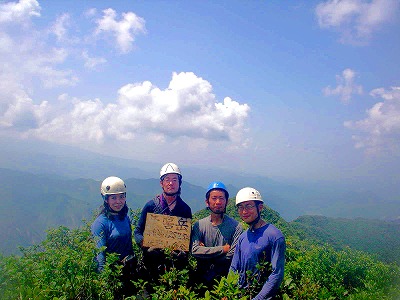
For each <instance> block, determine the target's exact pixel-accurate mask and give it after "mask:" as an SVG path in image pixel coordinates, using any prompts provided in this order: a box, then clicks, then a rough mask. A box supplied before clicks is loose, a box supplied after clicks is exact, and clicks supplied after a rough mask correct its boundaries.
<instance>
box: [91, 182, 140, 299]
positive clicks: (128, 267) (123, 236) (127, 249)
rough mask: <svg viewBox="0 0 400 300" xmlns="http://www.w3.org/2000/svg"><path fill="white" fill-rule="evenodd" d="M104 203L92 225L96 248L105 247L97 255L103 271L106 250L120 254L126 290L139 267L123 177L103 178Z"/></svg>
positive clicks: (102, 193)
mask: <svg viewBox="0 0 400 300" xmlns="http://www.w3.org/2000/svg"><path fill="white" fill-rule="evenodd" d="M100 193H101V196H102V198H103V206H102V209H101V212H100V214H99V215H98V217H97V218H96V219H95V220H94V222H93V223H92V225H91V232H92V235H93V237H94V238H95V242H96V246H97V248H99V249H100V248H102V247H106V248H105V250H104V251H101V252H99V253H98V255H97V256H96V262H97V269H98V271H99V272H101V271H102V270H103V269H104V266H105V264H106V255H107V253H117V254H118V255H119V262H120V263H121V264H122V265H123V269H122V270H123V274H122V278H121V279H122V283H123V285H124V286H123V288H124V289H123V290H122V291H121V292H122V293H124V294H125V295H126V293H125V292H124V291H126V290H128V289H129V288H128V286H127V284H129V282H130V279H132V278H130V277H131V275H133V273H134V271H135V269H136V263H137V260H136V257H135V255H134V251H133V244H132V229H131V221H130V219H129V216H128V206H127V205H126V185H125V183H124V181H123V180H122V179H121V178H118V177H115V176H111V177H107V178H106V179H104V180H103V182H102V183H101V186H100Z"/></svg>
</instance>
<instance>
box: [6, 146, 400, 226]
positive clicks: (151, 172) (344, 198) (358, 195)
mask: <svg viewBox="0 0 400 300" xmlns="http://www.w3.org/2000/svg"><path fill="white" fill-rule="evenodd" d="M16 143H17V142H16V141H14V142H10V141H8V142H7V143H6V144H5V145H4V146H3V147H0V168H7V169H11V170H19V171H22V172H29V173H33V174H51V175H52V176H56V177H57V176H62V177H65V178H68V179H71V180H72V179H77V178H85V179H94V180H96V181H100V180H102V179H104V178H106V177H108V176H111V175H115V176H119V177H121V178H124V179H127V178H135V179H143V180H144V179H157V178H158V172H159V169H160V167H161V165H162V164H157V163H152V162H141V161H135V160H131V159H123V158H115V157H111V156H105V155H100V154H96V153H92V152H89V151H84V150H80V149H77V148H74V147H69V146H60V145H54V144H50V143H44V144H40V145H37V144H36V143H34V142H32V143H31V144H30V147H26V149H25V150H24V152H21V150H18V149H21V145H18V147H17V146H13V144H16ZM31 148H32V149H31ZM180 167H181V169H182V172H183V176H184V181H185V182H188V183H189V182H190V183H191V184H193V185H196V186H198V187H202V188H204V189H205V188H206V187H207V186H208V184H209V183H210V182H211V181H214V180H221V181H223V182H224V183H225V184H226V185H228V186H229V191H230V194H231V196H234V195H235V194H236V192H237V191H238V190H239V189H240V188H242V187H244V186H253V187H255V188H257V189H258V190H259V191H260V192H261V193H262V195H263V196H264V197H265V199H266V201H268V205H269V206H270V207H271V208H273V209H274V210H276V211H279V212H280V214H281V215H282V216H283V217H284V218H285V219H286V220H289V221H290V220H293V219H296V218H297V217H299V216H302V215H324V216H329V217H343V218H357V217H361V218H371V219H385V220H395V219H398V218H400V191H397V190H392V191H390V190H388V189H384V188H383V189H381V190H380V191H379V192H378V191H376V190H375V191H371V190H370V189H369V188H368V186H363V187H360V186H352V185H351V184H348V185H346V184H339V183H337V182H336V183H335V182H301V181H293V180H292V181H288V180H284V179H282V180H279V181H278V180H276V179H275V180H274V179H271V178H268V177H265V176H260V175H255V174H250V173H249V174H244V173H237V172H233V171H231V170H225V169H219V168H214V167H203V168H201V167H193V166H190V165H189V166H187V165H180ZM260 167H262V166H260ZM144 186H146V185H144ZM135 188H136V187H135ZM137 188H138V189H140V188H141V186H138V187H137ZM182 190H183V192H184V193H185V188H183V189H182ZM138 193H139V192H138ZM149 193H150V191H143V193H142V192H140V193H139V194H147V195H148V194H149ZM196 197H197V198H202V197H203V195H202V194H200V195H196Z"/></svg>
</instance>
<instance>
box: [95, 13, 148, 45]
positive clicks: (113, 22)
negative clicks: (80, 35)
mask: <svg viewBox="0 0 400 300" xmlns="http://www.w3.org/2000/svg"><path fill="white" fill-rule="evenodd" d="M96 23H97V28H96V31H95V34H96V35H97V36H101V35H107V34H109V33H110V34H111V35H113V36H114V37H115V40H116V42H117V46H118V48H119V50H120V51H121V52H122V53H128V52H129V51H131V50H132V48H133V43H134V41H135V37H136V35H137V34H139V33H145V32H146V28H145V21H144V19H143V18H141V17H139V16H137V15H136V14H135V13H133V12H127V13H122V18H121V20H120V21H117V13H116V11H115V10H113V9H111V8H108V9H106V10H104V11H103V17H102V18H101V19H98V20H96Z"/></svg>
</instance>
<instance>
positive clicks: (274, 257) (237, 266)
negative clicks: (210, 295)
mask: <svg viewBox="0 0 400 300" xmlns="http://www.w3.org/2000/svg"><path fill="white" fill-rule="evenodd" d="M285 251H286V242H285V237H284V236H283V234H282V232H281V231H280V230H279V229H277V228H276V227H275V226H274V225H272V224H267V225H265V226H262V227H260V228H257V229H255V230H254V231H251V230H246V231H245V232H243V233H242V235H241V236H240V237H239V241H238V244H237V246H236V250H235V254H234V256H233V259H232V263H231V267H230V271H233V272H238V273H239V276H240V277H239V285H240V286H241V287H242V288H246V286H247V282H246V271H248V270H250V271H252V272H253V274H255V273H258V270H257V268H256V266H257V264H258V263H259V262H261V261H262V260H264V261H267V262H270V263H271V267H272V272H271V274H270V275H269V276H268V278H267V280H266V281H265V283H264V285H263V287H262V289H261V291H260V292H259V293H258V294H257V295H256V296H255V297H254V298H253V299H254V300H261V299H272V297H273V296H275V294H276V293H277V291H278V289H279V286H280V284H281V283H282V280H283V274H284V266H285Z"/></svg>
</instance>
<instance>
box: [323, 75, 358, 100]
mask: <svg viewBox="0 0 400 300" xmlns="http://www.w3.org/2000/svg"><path fill="white" fill-rule="evenodd" d="M355 76H356V73H355V72H354V71H353V70H351V69H345V70H344V71H343V72H342V75H336V82H337V86H336V87H335V88H331V87H330V86H327V87H325V88H324V89H323V93H324V95H325V96H339V97H340V100H341V101H342V102H343V103H345V104H347V103H349V101H350V100H351V97H352V95H361V94H362V92H363V89H362V86H361V85H357V84H355V83H354V79H355Z"/></svg>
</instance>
